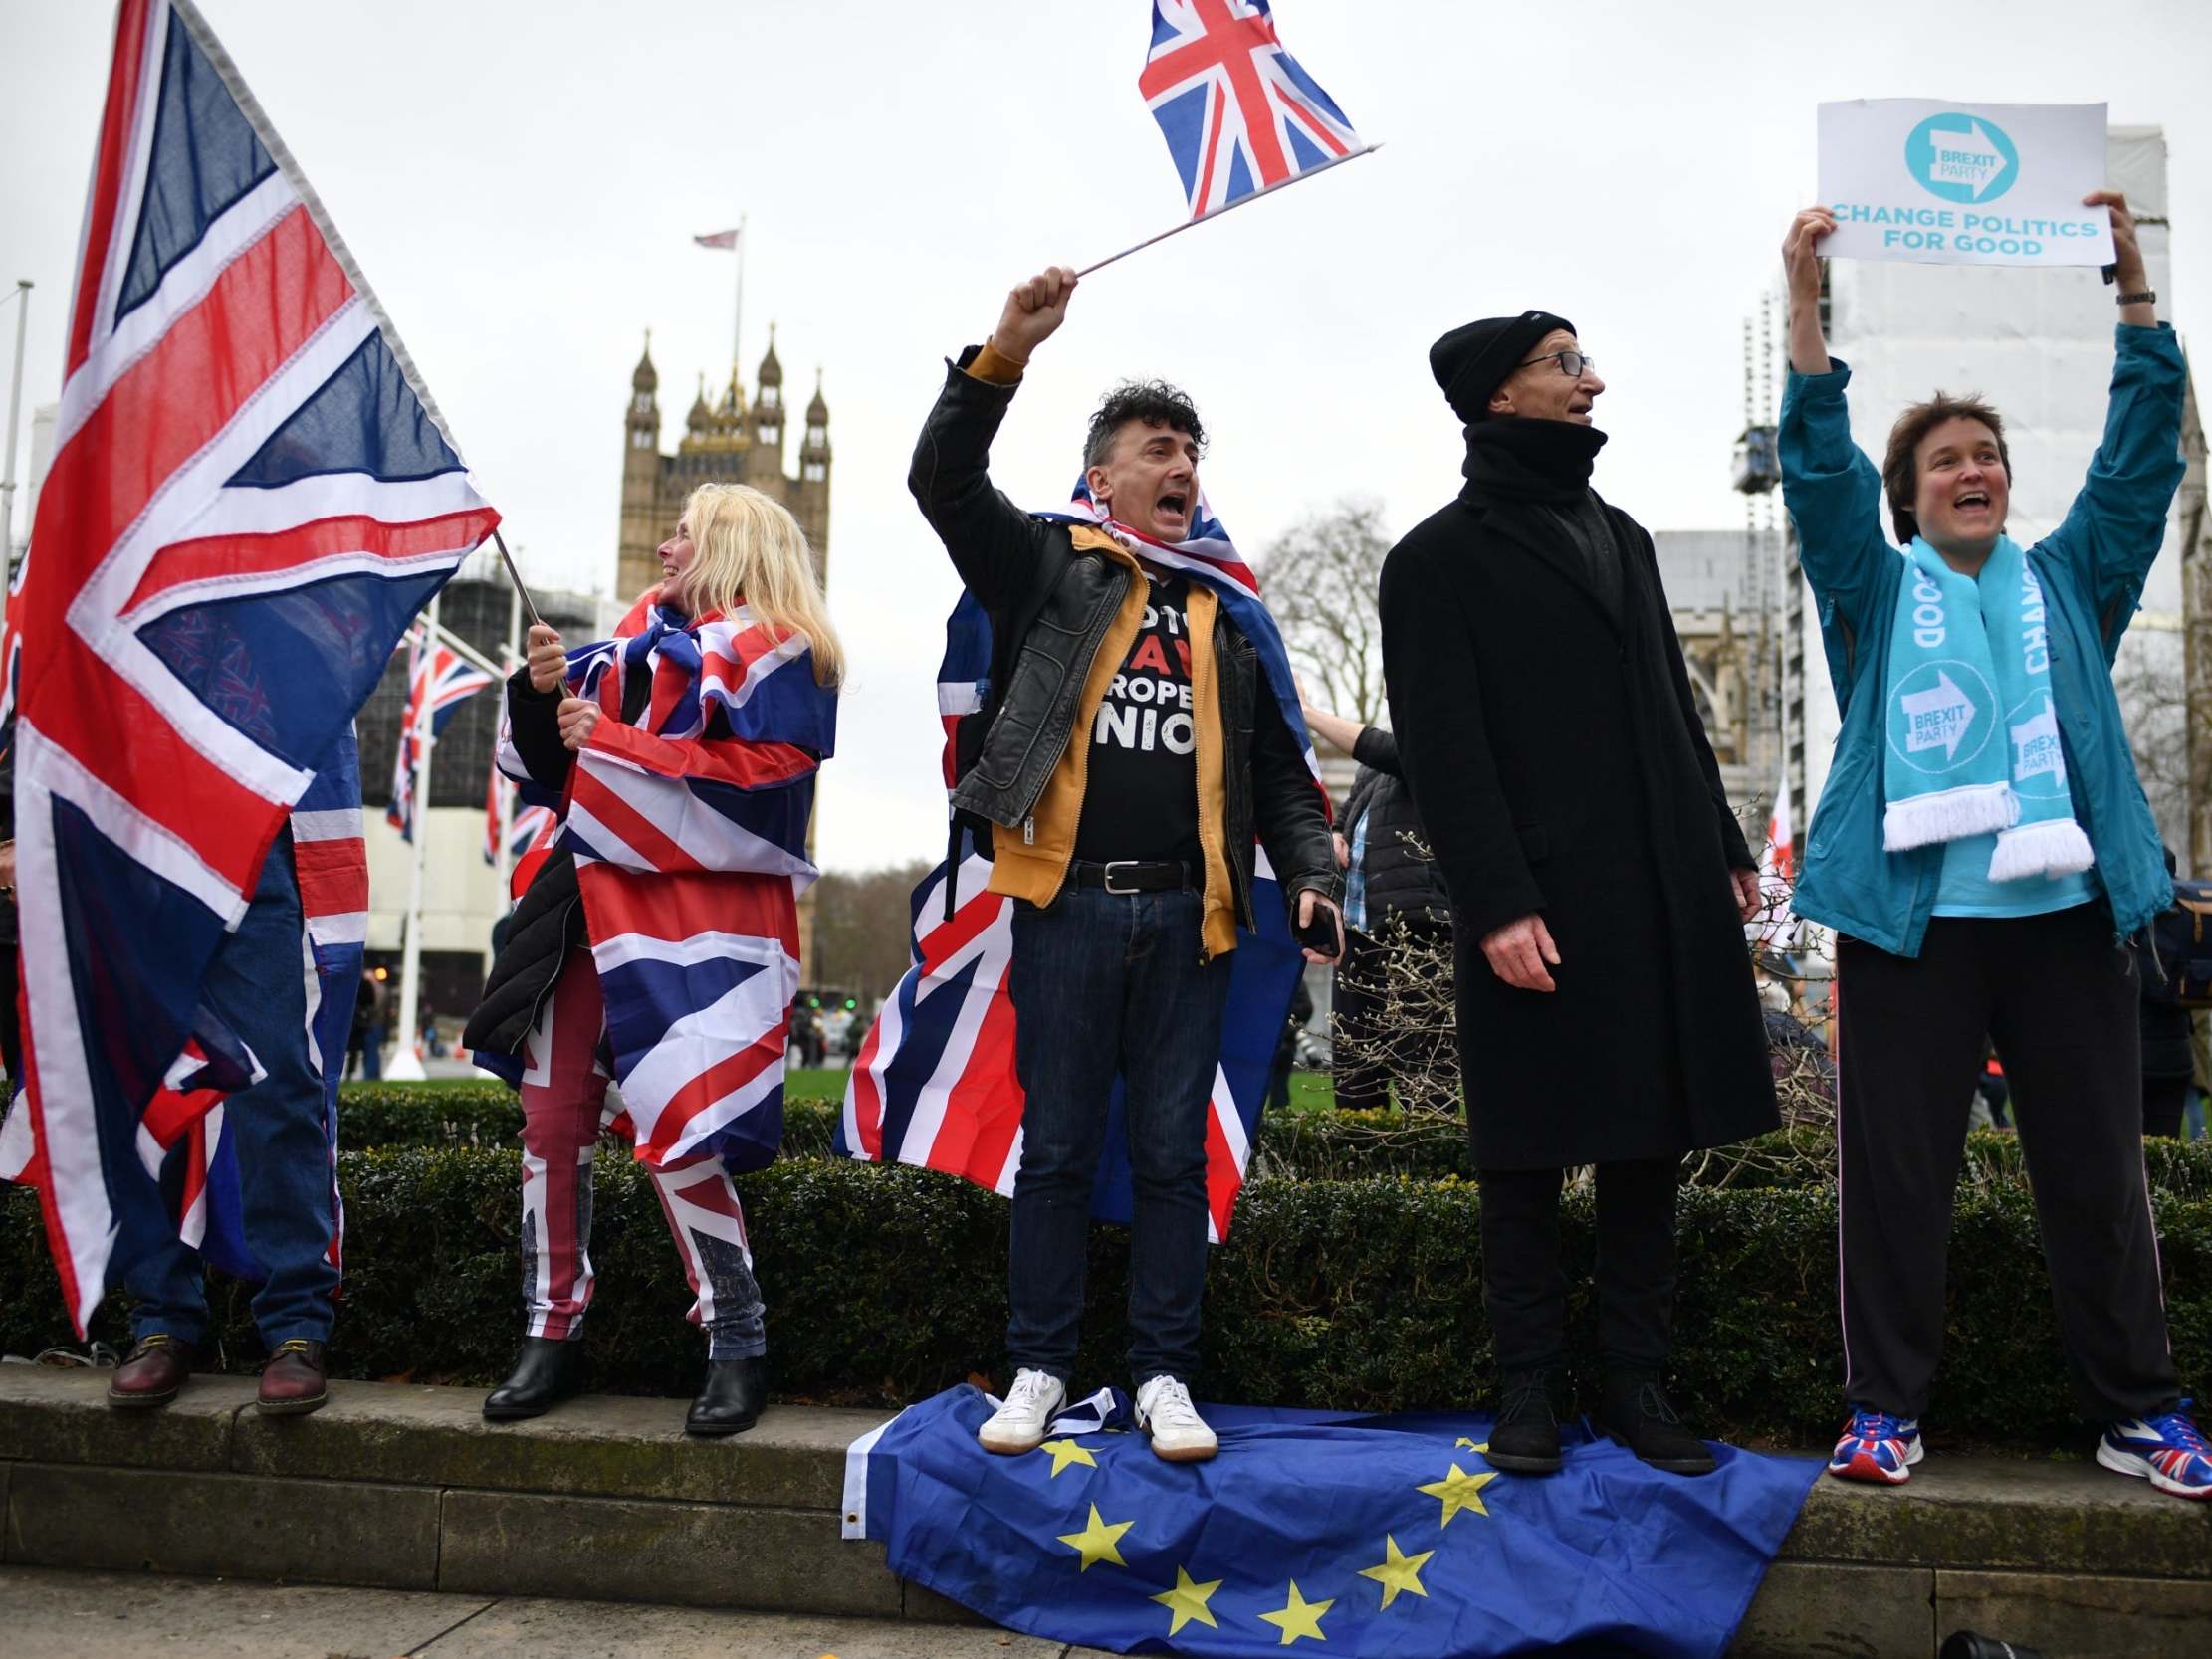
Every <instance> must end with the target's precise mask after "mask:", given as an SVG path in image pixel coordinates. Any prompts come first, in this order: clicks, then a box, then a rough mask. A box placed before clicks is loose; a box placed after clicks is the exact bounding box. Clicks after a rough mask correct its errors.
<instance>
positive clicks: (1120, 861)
mask: <svg viewBox="0 0 2212 1659" xmlns="http://www.w3.org/2000/svg"><path fill="white" fill-rule="evenodd" d="M1067 879H1068V880H1069V881H1070V882H1071V883H1073V884H1074V885H1075V886H1077V887H1102V888H1104V889H1105V890H1106V891H1107V892H1108V893H1182V892H1185V891H1187V890H1189V888H1190V886H1191V871H1190V867H1189V866H1187V865H1186V864H1184V862H1183V861H1182V860H1181V859H1173V858H1171V859H1140V858H1117V859H1113V860H1111V861H1110V862H1108V863H1105V864H1093V863H1092V862H1091V861H1090V860H1088V859H1081V858H1079V859H1077V860H1076V861H1075V862H1074V863H1072V864H1070V865H1069V866H1068V867H1067Z"/></svg>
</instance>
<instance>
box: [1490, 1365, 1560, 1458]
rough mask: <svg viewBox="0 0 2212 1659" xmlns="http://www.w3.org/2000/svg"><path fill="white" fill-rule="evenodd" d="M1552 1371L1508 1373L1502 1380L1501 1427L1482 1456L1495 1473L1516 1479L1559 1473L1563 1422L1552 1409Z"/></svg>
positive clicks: (1496, 1429)
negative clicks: (1501, 1471) (1495, 1470)
mask: <svg viewBox="0 0 2212 1659" xmlns="http://www.w3.org/2000/svg"><path fill="white" fill-rule="evenodd" d="M1551 1376H1552V1373H1551V1372H1549V1371H1507V1372H1506V1373H1505V1374H1504V1375H1503V1376H1501V1377H1500V1378H1499V1379H1498V1395H1499V1403H1498V1408H1497V1423H1496V1425H1495V1426H1494V1427H1493V1428H1492V1429H1491V1430H1490V1449H1489V1450H1488V1451H1486V1452H1484V1453H1483V1454H1482V1455H1483V1456H1484V1457H1485V1458H1487V1459H1488V1460H1489V1462H1490V1467H1491V1468H1493V1469H1505V1470H1510V1471H1511V1472H1512V1473H1513V1474H1516V1475H1556V1474H1558V1473H1559V1419H1558V1417H1556V1416H1554V1415H1553V1413H1552V1408H1551Z"/></svg>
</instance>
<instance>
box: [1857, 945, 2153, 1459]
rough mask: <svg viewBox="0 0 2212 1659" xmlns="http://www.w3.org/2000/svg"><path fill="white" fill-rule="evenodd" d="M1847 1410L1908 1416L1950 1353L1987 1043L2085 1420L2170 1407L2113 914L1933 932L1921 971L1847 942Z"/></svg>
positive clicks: (2132, 983) (2134, 1053) (2123, 956)
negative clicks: (1950, 1296) (1961, 1174)
mask: <svg viewBox="0 0 2212 1659" xmlns="http://www.w3.org/2000/svg"><path fill="white" fill-rule="evenodd" d="M1836 973H1837V991H1838V1010H1839V1021H1840V1023H1839V1025H1838V1028H1837V1030H1838V1045H1839V1052H1838V1062H1839V1074H1840V1075H1839V1078H1838V1082H1839V1085H1840V1090H1841V1094H1840V1099H1839V1100H1838V1102H1837V1112H1836V1131H1837V1141H1838V1152H1839V1166H1840V1177H1839V1191H1838V1201H1839V1205H1840V1217H1839V1228H1838V1230H1839V1232H1840V1234H1841V1238H1840V1240H1839V1246H1840V1253H1841V1258H1842V1272H1841V1278H1842V1283H1841V1287H1840V1289H1841V1300H1842V1303H1843V1325H1844V1333H1843V1334H1844V1366H1845V1372H1846V1377H1845V1383H1844V1388H1845V1395H1846V1397H1847V1398H1848V1399H1850V1400H1851V1401H1852V1402H1853V1403H1855V1404H1860V1405H1869V1406H1873V1407H1875V1408H1877V1409H1879V1410H1882V1411H1889V1412H1894V1413H1896V1414H1897V1415H1899V1416H1904V1417H1917V1416H1919V1415H1920V1413H1921V1412H1922V1411H1923V1410H1924V1409H1925V1408H1926V1406H1927V1397H1928V1384H1929V1382H1930V1380H1931V1379H1932V1378H1933V1377H1934V1375H1935V1366H1936V1362H1937V1360H1938V1359H1939V1358H1940V1357H1941V1356H1942V1351H1943V1272H1944V1250H1945V1246H1946V1244H1947V1243H1948V1240H1949V1236H1950V1226H1951V1201H1952V1196H1953V1193H1954V1190H1955V1188H1956V1186H1957V1184H1958V1166H1959V1158H1960V1155H1961V1153H1962V1152H1963V1150H1964V1148H1965V1143H1966V1115H1967V1108H1968V1105H1969V1103H1970V1101H1971V1099H1972V1096H1973V1092H1974V1074H1975V1071H1976V1069H1977V1068H1978V1067H1979V1065H1980V1060H1981V1042H1982V1035H1983V1033H1984V1032H1987V1033H1988V1035H1989V1036H1990V1037H1992V1038H1994V1039H1995V1041H1996V1044H1997V1052H1998V1054H1999V1055H2000V1056H2002V1058H2003V1059H2004V1062H2005V1075H2006V1078H2007V1079H2008V1080H2009V1081H2010V1083H2011V1084H2012V1110H2013V1117H2014V1118H2015V1120H2016V1121H2017V1122H2018V1125H2019V1132H2020V1146H2021V1151H2022V1152H2023V1153H2024V1154H2025V1156H2026V1158H2027V1162H2028V1174H2029V1178H2030V1180H2031V1182H2032V1183H2033V1185H2034V1188H2035V1199H2036V1216H2037V1219H2038V1221H2039V1222H2040V1223H2041V1227H2042V1232H2043V1249H2044V1256H2045V1259H2046V1261H2047V1262H2048V1264H2049V1266H2050V1271H2051V1293H2052V1300H2053V1301H2054V1302H2055V1303H2056V1305H2057V1308H2058V1316H2059V1332H2060V1336H2061V1338H2062V1339H2063V1341H2064V1342H2065V1345H2066V1353H2067V1360H2068V1364H2069V1367H2070V1369H2071V1371H2072V1374H2073V1379H2074V1387H2075V1392H2076V1394H2077V1396H2078V1397H2079V1399H2080V1401H2081V1404H2082V1408H2083V1410H2084V1411H2085V1412H2086V1413H2087V1414H2088V1415H2089V1416H2091V1417H2093V1418H2098V1419H2105V1420H2116V1419H2120V1418H2127V1417H2140V1416H2146V1415H2149V1414H2151V1413H2153V1412H2158V1411H2164V1410H2170V1409H2171V1408H2172V1406H2173V1403H2174V1401H2175V1399H2176V1397H2177V1393H2178V1390H2177V1387H2176V1383H2175V1375H2174V1365H2173V1355H2172V1352H2171V1351H2170V1350H2169V1348H2167V1346H2166V1315H2165V1305H2164V1302H2163V1299H2162V1297H2161V1294H2160V1290H2159V1281H2158V1241H2157V1238H2156V1237H2155V1235H2154V1234H2153V1232H2152V1229H2151V1221H2150V1193H2149V1190H2148V1187H2147V1185H2146V1183H2145V1181H2144V1177H2143V1147H2142V1123H2143V1118H2142V1113H2143V1103H2142V1084H2141V1076H2140V1057H2139V1051H2138V1048H2137V1038H2136V1031H2135V1020H2136V1014H2135V1002H2136V979H2135V974H2136V967H2135V958H2134V953H2133V952H2132V951H2130V950H2128V949H2126V948H2124V947H2123V946H2121V945H2118V944H2115V943H2113V941H2112V919H2111V912H2110V910H2109V909H2107V908H2106V907H2105V906H2104V905H2103V904H2102V903H2093V904H2088V905H2078V906H2076V907H2074V908H2073V909H2072V910H2065V911H2056V912H2053V913H2052V914H2050V915H2047V916H2026V917H2005V918H1982V917H1937V918H1935V919H1934V920H1933V921H1931V922H1930V923H1929V924H1928V931H1927V937H1926V939H1925V941H1924V943H1923V944H1922V946H1921V950H1920V954H1919V956H1918V958H1917V959H1915V960H1910V961H1908V960H1906V959H1905V958H1903V957H1901V956H1892V955H1890V954H1889V953H1888V952H1887V951H1884V950H1880V949H1877V948H1876V947H1875V946H1873V945H1871V944H1866V943H1863V942H1861V941H1860V940H1857V939H1852V938H1846V939H1843V940H1841V941H1840V942H1839V944H1838V948H1837V957H1836Z"/></svg>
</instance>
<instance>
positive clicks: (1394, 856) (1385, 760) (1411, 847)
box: [1343, 726, 1451, 933]
mask: <svg viewBox="0 0 2212 1659" xmlns="http://www.w3.org/2000/svg"><path fill="white" fill-rule="evenodd" d="M1352 758H1353V759H1355V760H1357V761H1358V762H1359V763H1360V773H1359V776H1358V777H1357V778H1356V779H1354V780H1353V783H1352V793H1351V795H1350V796H1349V797H1348V798H1347V799H1346V801H1345V803H1344V826H1343V827H1344V836H1345V840H1346V841H1347V842H1350V841H1351V840H1352V839H1353V838H1354V837H1355V836H1356V835H1357V834H1358V832H1359V825H1360V818H1361V817H1362V815H1365V816H1366V818H1367V857H1366V860H1365V864H1364V868H1365V870H1366V875H1367V931H1368V932H1369V933H1373V932H1374V931H1375V930H1376V929H1377V928H1379V927H1381V926H1382V925H1383V924H1384V922H1386V921H1387V920H1389V919H1390V918H1391V917H1393V916H1418V917H1424V918H1426V919H1428V920H1429V921H1432V922H1448V921H1450V920H1451V896H1450V894H1448V893H1446V892H1445V891H1444V885H1443V878H1442V877H1441V876H1440V875H1438V873H1437V862H1436V860H1435V859H1433V858H1431V857H1429V856H1428V855H1427V854H1425V853H1424V852H1422V851H1421V850H1420V849H1421V848H1425V847H1427V846H1428V845H1429V837H1428V835H1427V833H1426V832H1425V831H1424V830H1423V829H1422V827H1421V815H1420V814H1419V813H1418V812H1416V811H1415V810H1414V792H1413V791H1412V790H1411V789H1409V788H1407V787H1406V780H1405V776H1404V774H1403V773H1401V772H1400V771H1399V769H1398V739H1397V738H1396V737H1394V736H1392V735H1391V734H1390V733H1389V732H1388V731H1385V730H1384V729H1383V728H1382V727H1381V726H1368V727H1366V728H1365V729H1364V730H1362V731H1361V732H1360V736H1359V741H1358V742H1356V743H1354V744H1353V745H1352Z"/></svg>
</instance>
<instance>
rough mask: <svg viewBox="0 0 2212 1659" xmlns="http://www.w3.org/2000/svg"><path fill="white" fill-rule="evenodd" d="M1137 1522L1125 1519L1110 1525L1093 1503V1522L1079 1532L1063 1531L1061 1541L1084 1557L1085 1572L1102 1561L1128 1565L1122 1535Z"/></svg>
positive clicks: (1083, 1567)
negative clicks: (1122, 1556)
mask: <svg viewBox="0 0 2212 1659" xmlns="http://www.w3.org/2000/svg"><path fill="white" fill-rule="evenodd" d="M1136 1524H1137V1523H1136V1522H1134V1521H1124V1522H1121V1523H1119V1524H1118V1525H1115V1526H1112V1527H1109V1526H1107V1525H1106V1522H1105V1519H1104V1517H1102V1516H1101V1515H1100V1514H1099V1513H1098V1506H1097V1505H1096V1504H1093V1505H1091V1524H1090V1525H1089V1526H1087V1527H1085V1528H1084V1529H1083V1530H1082V1531H1081V1532H1079V1533H1062V1534H1061V1535H1060V1542H1061V1543H1062V1544H1065V1545H1067V1546H1069V1547H1070V1548H1071V1549H1073V1550H1074V1551H1075V1552H1076V1553H1077V1554H1078V1555H1081V1556H1082V1557H1083V1566H1082V1570H1083V1571H1085V1572H1088V1571H1090V1569H1091V1568H1092V1567H1094V1566H1096V1565H1097V1564H1098V1563H1099V1562H1100V1561H1112V1562H1113V1563H1114V1564H1115V1565H1116V1566H1127V1565H1128V1564H1129V1563H1128V1562H1127V1561H1125V1560H1123V1559H1122V1558H1121V1549H1120V1545H1121V1535H1122V1534H1124V1533H1126V1532H1127V1531H1129V1529H1130V1528H1132V1527H1134V1526H1135V1525H1136Z"/></svg>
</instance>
